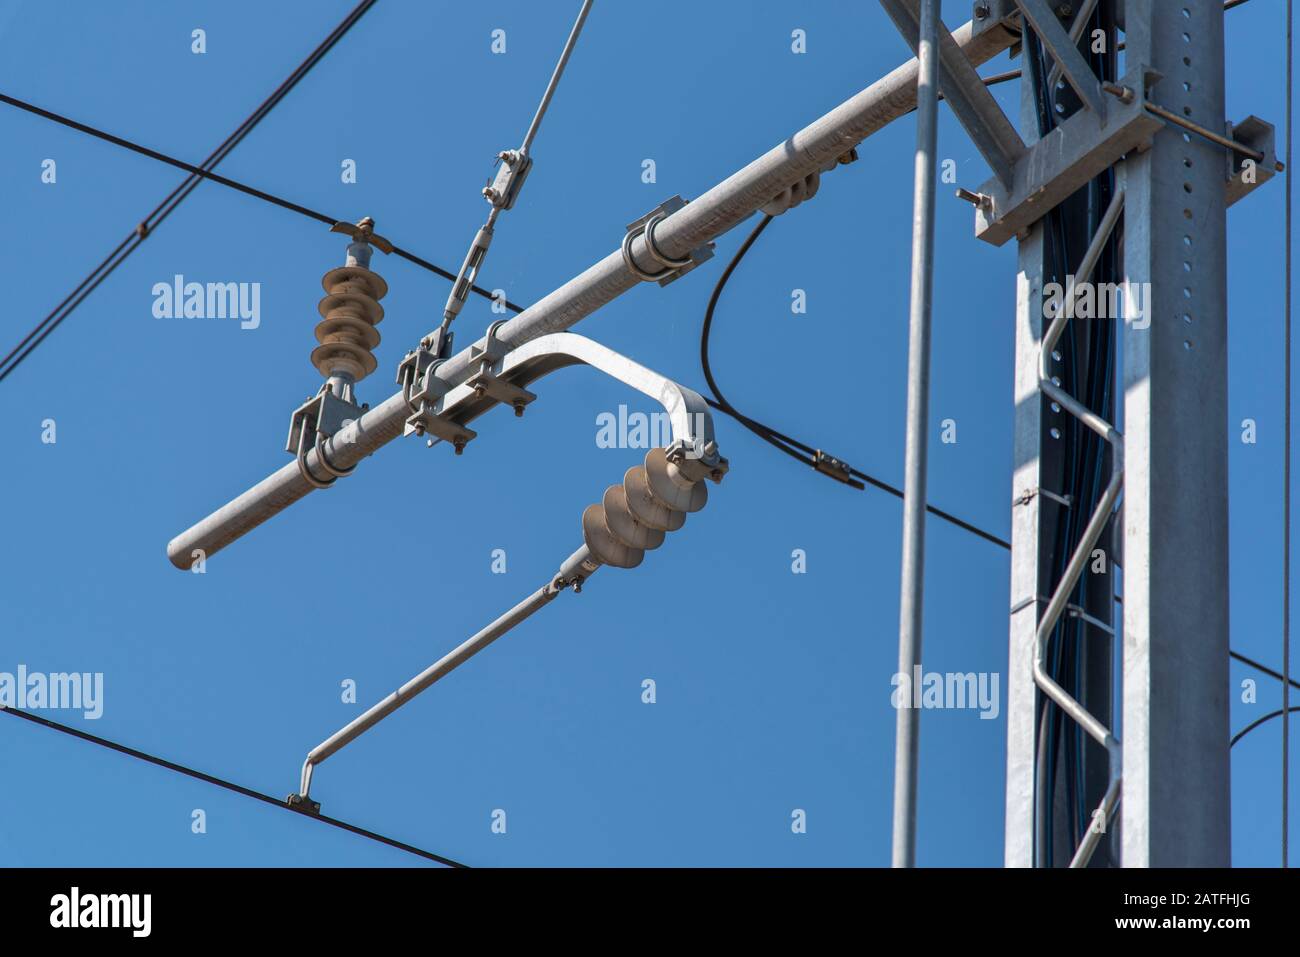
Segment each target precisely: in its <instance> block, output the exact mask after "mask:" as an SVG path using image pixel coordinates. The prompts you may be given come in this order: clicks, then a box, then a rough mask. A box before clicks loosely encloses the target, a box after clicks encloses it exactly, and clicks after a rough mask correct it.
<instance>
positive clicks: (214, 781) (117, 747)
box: [0, 707, 468, 867]
mask: <svg viewBox="0 0 1300 957" xmlns="http://www.w3.org/2000/svg"><path fill="white" fill-rule="evenodd" d="M0 712H3V713H4V714H11V715H13V716H14V717H15V718H22V719H23V720H24V721H30V722H31V723H32V724H36V725H39V726H41V727H43V728H48V729H49V730H51V731H58V732H61V733H62V734H67V735H70V736H72V737H74V738H80V739H81V740H82V741H88V742H89V743H91V744H95V745H98V746H99V747H101V748H107V749H108V750H110V751H116V752H118V753H119V754H125V755H126V756H127V757H131V758H135V759H137V760H139V761H144V762H146V763H148V764H153V765H156V766H157V767H160V768H165V769H166V770H168V771H174V772H176V773H177V774H183V775H185V776H186V777H191V778H194V779H195V780H198V781H203V782H204V783H206V784H211V785H213V786H215V787H219V788H224V789H225V790H227V791H233V792H235V793H236V794H242V795H243V796H244V797H248V798H252V799H253V800H255V801H261V802H263V803H265V804H270V805H273V806H274V807H278V808H280V809H281V810H284V811H289V812H290V813H293V814H298V815H301V816H302V817H306V818H311V819H313V820H317V821H320V822H321V823H322V824H328V825H330V826H331V827H337V828H340V829H341V830H344V831H349V832H351V833H353V834H356V835H358V836H360V837H364V838H367V839H369V840H372V841H376V842H378V843H380V844H386V845H388V846H389V847H393V848H396V849H397V850H399V851H406V852H407V853H408V854H414V855H415V856H417V857H423V858H425V859H426V860H430V861H435V862H437V863H439V864H445V865H446V866H448V867H467V866H468V865H466V864H461V863H460V862H459V861H453V860H452V859H451V858H449V857H443V856H442V855H441V854H435V853H433V852H432V851H426V850H424V849H422V848H419V847H416V846H415V845H413V844H407V843H406V842H404V841H399V840H397V839H396V838H392V837H386V836H385V835H383V834H378V833H376V832H375V831H370V830H367V829H366V828H364V827H358V826H357V825H355V824H350V823H348V822H347V821H341V820H339V819H338V818H334V817H328V816H326V815H324V814H310V813H307V812H305V811H298V810H295V809H294V808H292V807H290V806H289V804H288V803H287V802H285V801H281V800H279V799H277V798H274V797H272V796H271V795H269V794H264V793H262V792H261V791H254V790H253V789H252V788H246V787H244V786H243V785H242V784H235V783H234V782H233V781H227V780H226V779H224V778H219V777H216V776H215V775H212V774H207V773H205V772H203V771H197V770H195V769H194V768H191V767H187V766H185V765H183V764H177V763H176V762H174V761H168V760H167V759H166V758H160V757H158V756H157V755H153V754H148V753H146V752H144V751H139V750H137V749H135V748H131V747H127V746H126V745H124V744H118V743H117V742H116V741H110V740H109V739H108V738H101V737H100V736H99V735H96V734H91V733H89V732H88V731H82V730H81V729H79V728H73V727H70V726H68V725H66V724H59V723H58V722H57V721H51V720H49V719H48V718H42V717H40V716H39V715H35V714H32V713H31V712H30V711H23V710H20V709H18V708H6V707H0Z"/></svg>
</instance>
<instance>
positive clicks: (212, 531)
mask: <svg viewBox="0 0 1300 957" xmlns="http://www.w3.org/2000/svg"><path fill="white" fill-rule="evenodd" d="M953 37H954V39H955V40H956V41H957V43H958V45H959V46H960V47H961V48H962V50H963V52H964V53H965V54H966V56H967V58H968V59H970V61H971V63H972V64H974V65H975V66H979V65H980V64H982V63H985V62H987V61H988V60H990V59H992V58H993V57H994V56H996V55H997V54H998V53H1000V52H1002V51H1003V50H1005V49H1007V48H1008V47H1009V46H1011V44H1012V43H1014V42H1015V41H1016V40H1017V39H1018V36H1017V35H1016V34H1013V33H1011V32H1010V31H1008V30H1006V29H1005V28H1004V27H1002V26H991V27H988V28H985V29H982V30H981V31H980V32H978V33H976V32H975V30H974V29H973V25H972V24H969V23H968V24H966V25H965V26H964V27H962V28H961V29H959V30H957V31H955V32H954V34H953ZM916 73H917V68H916V60H915V59H913V60H909V61H908V62H907V63H904V64H903V65H902V66H900V67H898V68H897V69H895V70H894V71H893V72H892V73H890V74H888V75H887V76H885V77H883V78H881V79H879V80H877V81H876V82H875V83H873V84H872V85H871V86H869V87H867V89H865V90H863V91H862V92H861V93H858V94H857V95H856V96H854V97H853V98H852V99H850V100H848V101H846V102H844V103H842V104H840V105H839V106H837V107H836V108H835V109H833V110H831V112H829V113H827V114H826V115H825V116H823V117H821V118H820V119H818V120H816V121H815V122H813V123H812V124H811V125H810V126H807V127H805V128H804V129H802V130H800V131H799V132H798V133H796V134H794V136H792V137H790V138H789V139H788V140H786V141H785V142H784V143H781V144H780V145H779V146H776V147H774V148H772V149H771V150H769V151H768V152H767V153H765V154H764V155H763V156H761V157H759V158H758V159H756V160H755V161H754V162H752V163H750V164H749V165H748V166H746V167H745V168H744V169H742V170H740V171H739V172H737V173H734V174H732V175H731V176H729V177H728V178H727V179H725V180H723V181H722V182H721V183H719V184H718V185H717V186H715V187H713V188H712V189H711V190H709V191H708V192H706V193H704V194H703V195H702V196H699V197H697V198H696V199H695V200H694V201H693V202H691V203H689V204H688V205H687V206H685V207H684V208H682V209H680V210H678V211H677V212H676V213H673V214H672V215H671V216H669V217H667V218H666V219H664V220H662V221H660V222H659V224H658V225H657V226H656V228H655V244H656V246H657V247H658V248H659V250H660V252H661V253H663V254H665V255H666V256H669V257H671V258H680V257H684V256H686V255H688V254H689V252H690V251H691V250H692V249H695V248H696V247H698V246H700V245H702V244H704V243H706V242H710V241H712V240H714V239H716V238H718V237H719V236H721V235H722V234H723V233H725V232H726V231H727V230H729V229H731V228H732V227H734V226H736V225H738V224H739V223H741V222H743V221H744V220H745V219H747V218H748V217H749V216H750V215H752V214H753V213H754V212H755V210H757V209H758V208H759V207H760V206H762V205H763V204H765V203H767V202H769V201H770V200H771V199H772V197H773V196H776V195H777V194H778V193H780V192H782V191H783V190H784V189H786V188H787V187H789V186H790V184H792V183H794V182H795V181H796V180H800V179H802V178H803V177H805V176H807V175H809V174H810V173H812V172H814V171H816V170H820V169H821V168H822V167H823V166H824V165H825V164H826V163H827V162H828V161H832V160H834V159H836V158H837V157H839V156H842V155H844V154H845V153H846V152H848V150H849V149H850V148H852V147H853V146H856V145H857V144H858V143H860V142H861V141H862V140H863V139H865V138H866V137H868V136H870V135H871V134H872V133H875V132H876V131H877V130H879V129H881V128H883V127H884V126H886V125H887V124H888V123H890V122H891V121H893V120H896V119H898V118H899V117H900V116H904V115H906V114H907V113H909V112H910V111H911V110H913V109H914V108H915V107H916ZM632 255H633V258H634V259H635V261H636V262H637V264H638V265H640V266H641V267H642V268H643V269H645V270H647V271H649V272H656V271H658V270H659V269H661V268H662V267H661V266H660V264H659V263H658V262H657V261H656V260H654V259H652V258H651V257H650V255H649V254H648V253H647V252H646V251H645V243H644V241H643V239H641V238H640V237H638V238H637V239H636V240H635V242H633V244H632ZM638 282H639V280H637V279H636V278H635V277H633V276H632V275H631V274H630V273H629V272H628V270H627V267H626V266H625V265H624V263H623V258H622V254H621V252H619V251H615V252H612V253H610V254H609V255H608V256H606V257H605V258H604V259H602V260H601V261H600V262H598V263H596V264H595V265H594V266H592V267H590V268H589V269H588V270H587V271H586V272H584V273H582V274H581V275H579V276H577V277H576V278H574V279H571V280H570V281H569V282H567V283H565V284H564V285H563V286H561V287H560V288H559V289H556V290H555V291H554V292H552V293H551V294H550V295H548V296H546V297H545V298H544V299H541V300H540V301H538V302H536V303H534V304H533V305H531V306H529V307H528V308H527V309H525V310H524V311H523V312H521V313H519V314H518V315H517V316H515V317H514V318H513V319H511V320H510V321H509V322H507V323H505V324H504V325H502V326H501V327H500V329H498V330H497V338H498V339H499V340H500V341H501V342H503V343H504V344H505V345H507V346H509V347H511V348H513V347H516V346H520V345H523V344H524V343H525V342H528V341H530V340H532V339H536V338H537V337H538V336H543V335H546V334H548V333H552V332H562V331H564V330H565V329H568V328H569V327H571V326H573V325H574V324H576V323H577V322H579V321H581V320H582V319H584V318H585V317H587V316H589V315H591V314H592V313H593V312H595V311H596V310H597V309H599V308H600V307H601V306H603V305H605V304H606V303H609V302H611V301H612V300H614V299H616V298H617V297H618V296H620V295H622V294H623V293H625V292H627V291H628V290H629V289H631V288H632V287H633V286H635V285H637V284H638ZM471 371H472V361H471V357H470V349H465V350H463V351H461V352H459V353H457V354H456V355H455V356H453V357H452V358H450V359H448V360H447V361H446V362H445V363H443V364H442V365H441V366H439V367H438V369H437V371H436V375H437V377H438V378H439V379H441V380H442V381H444V382H446V383H447V384H448V385H449V386H456V385H460V384H461V383H462V382H464V381H465V380H466V379H467V378H469V376H470V374H471ZM408 414H409V413H408V411H407V407H406V403H405V402H404V401H403V399H402V396H401V393H400V392H399V393H398V394H397V395H394V396H391V397H390V398H389V399H387V400H385V401H384V402H382V403H380V404H379V405H377V406H375V407H374V408H372V409H371V410H370V411H369V412H367V413H366V414H365V415H363V416H362V417H361V418H360V419H359V420H358V421H357V422H354V423H353V424H352V425H349V426H348V427H347V428H346V429H344V430H342V431H341V432H339V433H338V434H337V435H335V436H334V437H333V438H332V439H330V440H329V441H328V442H327V443H326V445H325V454H326V457H327V458H328V459H329V461H330V462H331V463H333V464H334V466H335V467H337V468H347V467H349V466H352V465H355V464H356V463H357V462H358V461H359V460H361V459H363V458H365V457H366V456H367V455H370V454H371V453H372V452H374V451H375V450H376V449H378V448H380V447H381V446H383V445H385V444H387V443H388V442H391V441H392V440H393V439H395V438H397V437H398V436H400V435H401V434H402V425H403V423H404V422H405V420H406V417H407V415H408ZM306 464H307V467H308V468H309V469H310V470H311V472H312V474H313V475H317V476H318V477H319V478H320V479H321V480H326V479H328V478H329V476H328V474H327V473H325V472H324V470H323V469H321V467H320V464H319V462H318V459H317V455H316V451H315V450H314V449H313V450H311V451H309V452H308V453H307V456H306ZM311 491H312V486H311V485H310V484H309V483H308V482H307V481H306V480H305V479H304V478H303V477H302V475H301V474H299V471H298V465H297V463H296V462H291V463H289V464H288V465H285V466H284V467H283V468H281V469H279V470H278V471H277V472H274V473H273V474H272V475H270V476H268V477H267V478H265V479H263V480H262V481H261V482H259V483H258V484H257V485H255V486H253V487H252V488H251V489H249V490H248V491H247V492H245V493H244V494H242V495H240V496H239V497H238V498H236V499H235V500H234V501H232V502H230V503H229V504H227V505H225V506H223V507H222V508H220V509H218V510H217V511H216V512H214V513H212V514H211V515H209V516H208V517H207V518H205V519H203V521H201V522H199V523H198V524H197V525H194V526H193V527H192V528H190V529H188V530H187V531H185V532H182V533H181V534H180V535H178V536H177V537H176V538H174V539H172V540H171V542H169V543H168V545H167V557H168V558H169V559H170V560H171V562H172V564H173V565H175V566H176V567H177V568H182V569H185V568H189V567H190V566H191V565H192V564H193V562H194V560H195V559H196V558H199V557H202V558H205V559H206V558H209V557H211V556H212V555H214V554H215V553H216V552H218V551H220V550H221V549H222V548H224V547H225V546H227V545H229V544H230V543H231V542H233V541H234V540H235V539H237V538H239V537H240V536H242V535H244V534H246V533H248V532H249V531H251V530H252V529H254V528H256V527H257V526H258V525H260V524H262V523H263V522H265V521H266V520H267V519H268V518H270V517H271V516H272V515H275V514H277V513H278V512H280V511H282V510H283V509H285V508H287V507H288V506H290V505H292V504H293V503H294V502H296V501H298V499H300V498H302V497H303V496H305V495H307V493H309V492H311ZM196 553H200V554H196Z"/></svg>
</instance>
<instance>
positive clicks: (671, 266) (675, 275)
mask: <svg viewBox="0 0 1300 957" xmlns="http://www.w3.org/2000/svg"><path fill="white" fill-rule="evenodd" d="M687 202H689V200H685V199H682V198H681V197H680V196H673V197H671V198H669V199H666V200H664V201H663V202H662V203H660V204H659V205H658V206H656V207H655V208H654V209H652V210H650V212H648V213H646V214H645V215H644V216H642V217H641V218H640V219H638V220H636V222H633V223H628V226H627V232H626V233H625V234H624V236H623V248H622V252H623V265H625V266H627V271H628V272H630V273H631V274H632V275H634V276H636V278H637V279H640V280H641V281H642V282H657V283H659V285H661V286H666V285H668V284H669V283H670V282H672V281H673V280H675V279H680V278H681V277H682V276H684V275H686V274H687V273H688V272H690V271H691V270H692V269H694V268H695V267H696V266H698V265H699V264H700V263H702V262H707V261H708V260H709V259H712V258H713V243H705V244H704V245H702V246H697V247H696V248H694V249H692V250H691V252H690V255H689V256H687V257H685V258H683V259H672V258H671V257H669V256H666V255H664V253H663V252H662V251H661V250H660V249H659V247H658V246H657V245H655V227H656V226H658V224H659V222H660V221H661V220H664V219H667V218H668V217H669V216H671V215H672V214H673V213H675V212H677V211H678V210H679V209H682V208H683V207H684V206H685V205H686V204H687ZM638 236H640V237H641V238H642V239H643V240H645V249H646V252H647V253H649V254H650V257H651V258H652V259H653V260H654V261H655V262H657V263H659V265H661V266H663V268H662V269H660V270H659V271H658V272H647V271H646V270H644V269H642V268H641V267H640V266H639V265H637V262H636V258H635V257H634V256H633V255H632V243H633V241H634V240H635V239H636V238H637V237H638Z"/></svg>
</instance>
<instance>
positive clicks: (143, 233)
mask: <svg viewBox="0 0 1300 957" xmlns="http://www.w3.org/2000/svg"><path fill="white" fill-rule="evenodd" d="M375 3H376V0H361V3H359V4H357V6H356V7H354V8H353V9H352V12H351V13H349V14H348V15H347V16H346V17H345V18H344V19H343V20H342V21H341V22H340V23H339V24H338V26H336V27H335V28H334V29H333V30H331V31H330V33H329V35H328V36H327V37H326V38H325V39H324V40H322V41H321V43H320V44H319V45H318V46H317V47H316V48H315V49H314V50H313V51H312V52H311V53H310V54H308V56H307V58H306V59H305V60H303V61H302V63H300V64H299V65H298V67H297V68H296V69H295V70H294V71H293V72H292V73H290V74H289V76H288V77H287V78H286V79H285V80H284V81H283V82H282V83H281V84H280V85H279V86H278V87H277V88H276V89H275V90H274V91H273V92H272V93H271V95H270V96H269V97H267V98H266V99H265V100H264V101H263V102H262V103H261V105H260V106H258V107H257V109H255V110H254V111H253V112H252V113H251V114H249V116H248V118H247V119H245V120H244V122H242V123H241V124H239V126H238V127H236V128H235V131H234V132H233V133H231V134H230V135H229V136H227V137H226V138H225V139H224V140H223V141H222V142H221V145H219V146H218V147H217V148H216V149H215V150H213V152H212V153H211V154H210V155H209V156H208V158H207V159H206V160H204V161H203V163H202V164H200V165H201V167H202V168H203V169H205V170H206V169H208V168H210V167H215V166H216V165H217V164H218V163H220V162H221V161H222V160H223V159H225V157H226V156H227V155H229V153H230V152H231V151H232V150H233V149H234V148H235V147H236V146H238V145H239V144H240V143H241V142H242V141H243V139H244V137H246V136H247V135H248V134H249V133H250V132H252V130H253V129H254V128H255V127H256V126H257V125H258V124H259V123H260V122H261V121H262V120H263V119H264V118H265V117H266V116H267V114H269V113H270V112H271V110H273V109H274V108H275V107H276V106H277V105H278V104H279V103H280V101H281V100H283V99H284V97H285V96H287V95H288V94H289V92H290V91H292V90H293V88H294V87H295V86H297V85H298V82H299V81H300V80H302V78H303V77H304V76H306V75H307V74H308V73H309V72H310V71H311V69H312V68H313V67H314V66H315V65H316V64H317V63H319V62H320V61H321V59H322V58H324V56H325V55H326V54H327V53H329V51H330V50H332V49H333V48H334V45H335V44H336V43H338V41H339V40H341V39H342V38H343V37H344V36H345V35H346V34H347V32H348V31H349V30H350V29H352V27H353V26H354V25H355V24H356V23H357V21H358V20H360V19H361V17H362V16H364V15H365V13H366V12H367V11H368V10H369V9H370V8H371V7H372V6H374V5H375ZM202 181H203V177H202V176H201V175H199V174H197V173H191V174H190V175H189V176H188V177H186V179H185V180H183V181H182V182H181V184H180V185H179V186H177V187H176V188H175V189H173V190H172V191H171V192H170V193H169V194H168V195H167V196H166V197H165V198H164V199H163V200H162V202H160V203H159V204H158V205H157V206H156V207H154V209H153V211H152V212H150V213H149V215H147V216H145V217H144V219H142V220H140V222H139V223H138V224H137V225H136V227H135V229H134V230H132V232H131V233H130V234H128V235H127V237H126V238H125V239H124V240H122V242H121V243H119V244H118V246H117V247H116V248H115V249H114V250H113V252H111V253H110V254H109V255H108V256H107V257H106V258H105V259H104V260H103V262H101V263H100V264H99V266H98V267H96V269H95V270H94V271H93V272H92V273H91V274H90V275H88V276H87V277H86V278H85V279H83V280H82V281H81V283H79V284H78V286H77V287H76V289H74V290H73V291H72V292H71V293H69V294H68V296H67V297H65V298H64V300H63V301H62V302H61V303H59V305H58V306H56V307H55V309H54V311H53V312H51V313H50V314H49V315H47V316H46V317H45V318H44V319H42V320H41V321H40V322H39V323H38V324H37V325H36V327H35V328H34V329H32V331H31V332H29V333H28V334H27V335H26V336H25V337H24V338H23V339H22V341H21V342H19V343H18V345H17V346H15V347H14V348H13V349H12V350H11V351H10V352H9V354H8V355H6V356H5V357H4V359H0V382H3V381H4V380H5V379H6V378H7V377H8V376H9V374H10V373H11V372H13V371H14V369H16V368H18V366H19V365H20V364H21V363H22V362H23V360H24V359H26V358H27V357H28V356H29V355H31V354H32V352H33V351H34V350H35V349H36V348H37V347H38V346H40V344H41V343H42V342H44V341H45V339H46V337H47V336H49V334H50V333H51V332H53V331H54V330H55V329H57V328H58V327H59V325H60V324H61V323H62V322H63V320H64V319H66V318H67V317H68V316H69V315H71V314H72V312H73V311H74V310H75V309H76V308H77V306H78V305H80V304H81V303H82V302H83V301H84V300H85V299H86V297H87V296H89V295H90V294H91V293H92V292H94V291H95V289H96V287H98V286H99V284H100V283H101V282H103V281H104V280H105V279H107V278H108V277H109V276H110V275H111V274H112V273H113V271H114V270H115V269H117V267H118V266H120V265H121V264H122V263H123V262H124V261H125V260H126V259H127V257H128V256H130V255H131V253H133V252H134V251H135V250H136V249H138V248H139V247H140V245H141V243H143V242H144V241H145V239H147V238H148V237H149V235H150V234H151V233H152V232H153V231H154V230H155V229H157V228H158V226H160V225H161V224H162V223H163V221H164V220H166V219H167V217H168V216H170V215H171V213H172V212H173V211H174V210H175V209H176V207H177V206H179V205H180V204H181V203H182V202H184V200H185V198H186V197H187V196H189V194H190V193H192V192H193V191H194V189H195V187H197V186H198V185H199V183H201V182H202Z"/></svg>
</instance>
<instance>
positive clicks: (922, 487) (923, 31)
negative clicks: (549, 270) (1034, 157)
mask: <svg viewBox="0 0 1300 957" xmlns="http://www.w3.org/2000/svg"><path fill="white" fill-rule="evenodd" d="M885 2H886V5H888V3H887V0H885ZM917 27H918V34H917V37H918V41H917V58H918V61H919V63H920V69H919V71H918V74H917V94H916V96H917V105H916V181H915V187H914V192H913V199H912V289H911V309H910V316H909V318H908V345H907V437H906V443H905V444H906V448H905V454H904V465H903V474H904V482H903V557H902V580H901V584H900V598H899V613H898V674H900V675H913V674H916V673H917V672H918V671H919V669H920V667H921V626H922V612H923V611H924V608H925V601H924V591H925V497H926V465H927V462H928V449H929V439H930V436H929V420H930V329H931V322H930V319H931V305H932V301H933V292H934V193H935V173H936V170H937V165H938V161H937V157H936V156H935V151H936V149H937V144H938V134H939V34H940V31H941V29H942V28H941V26H940V24H939V0H921V9H920V18H919V20H918V21H917ZM895 720H896V726H895V737H894V835H893V864H894V867H913V866H915V864H916V776H917V770H916V765H917V760H918V756H919V737H920V712H919V710H918V709H917V708H914V707H911V702H910V701H908V700H907V699H906V698H903V699H902V701H901V706H900V707H899V708H898V709H897V713H896V718H895Z"/></svg>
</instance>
